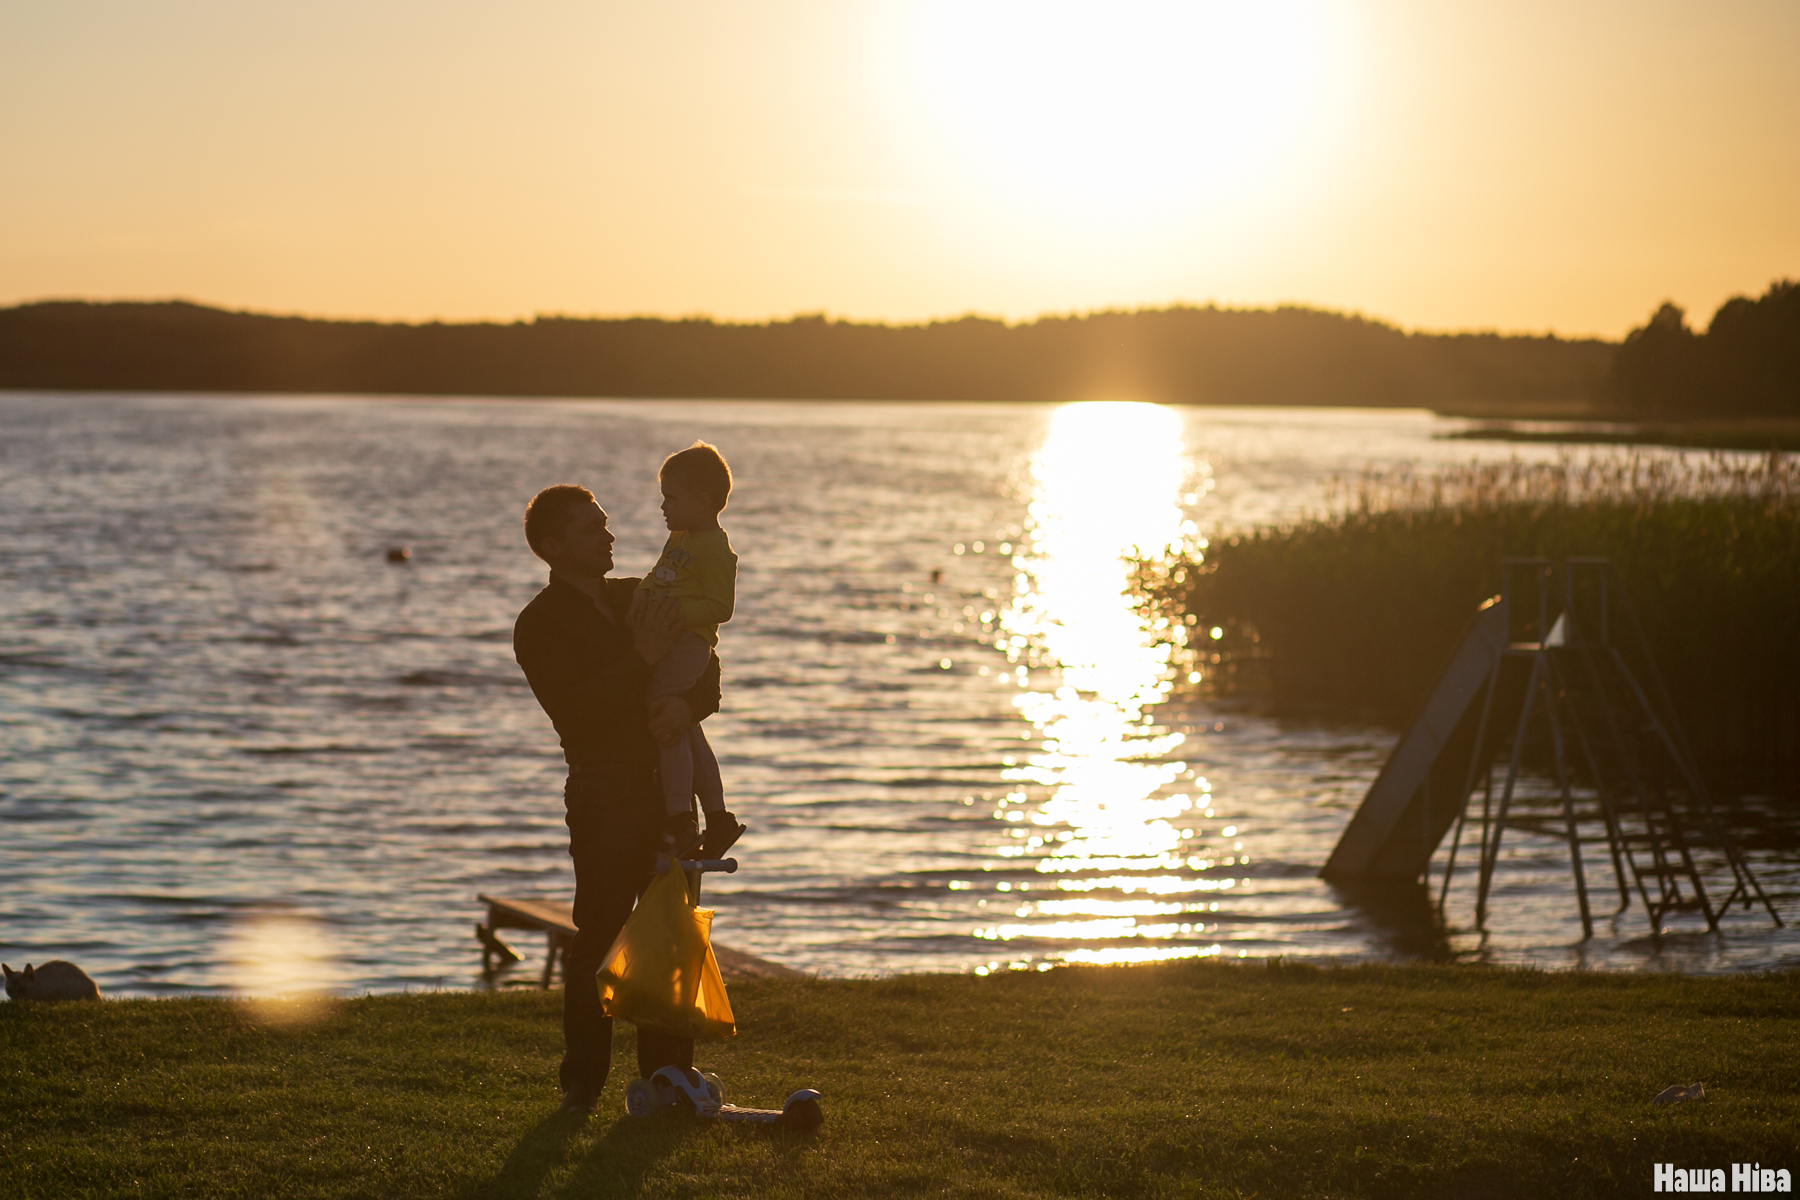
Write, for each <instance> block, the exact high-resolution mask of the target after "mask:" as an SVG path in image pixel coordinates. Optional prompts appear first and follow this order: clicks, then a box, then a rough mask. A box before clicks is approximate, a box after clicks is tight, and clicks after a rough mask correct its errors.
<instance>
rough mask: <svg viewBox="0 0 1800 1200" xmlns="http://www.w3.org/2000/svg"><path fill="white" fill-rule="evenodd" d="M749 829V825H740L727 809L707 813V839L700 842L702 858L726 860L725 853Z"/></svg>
mask: <svg viewBox="0 0 1800 1200" xmlns="http://www.w3.org/2000/svg"><path fill="white" fill-rule="evenodd" d="M748 828H750V827H749V826H748V825H740V824H738V819H737V818H736V817H734V816H732V815H731V813H730V812H729V811H728V810H726V809H723V808H721V809H719V810H717V811H716V812H709V813H707V814H706V837H705V838H703V839H702V840H701V842H700V857H701V858H724V857H725V852H726V851H727V850H729V849H731V848H732V847H733V846H735V845H737V840H738V839H739V838H741V837H743V836H744V831H745V830H746V829H748Z"/></svg>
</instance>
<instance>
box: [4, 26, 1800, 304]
mask: <svg viewBox="0 0 1800 1200" xmlns="http://www.w3.org/2000/svg"><path fill="white" fill-rule="evenodd" d="M1797 64H1800V4H1796V3H1794V2H1793V0H1742V2H1739V0H1721V2H1719V3H1715V4H1699V3H1691V2H1683V3H1666V2H1663V0H1632V2H1630V3H1626V2H1619V3H1594V2H1588V0H1562V2H1560V3H1548V2H1540V0H1505V2H1482V3H1443V2H1442V0H1429V2H1428V0H1242V2H1240V3H1236V4H1221V3H1209V2H1206V0H1182V2H1150V0H1110V2H1105V3H1098V2H1097V3H1080V4H1077V3H1065V2H1059V0H943V2H938V0H910V2H900V0H895V2H876V0H758V2H757V3H742V2H740V3H702V2H694V0H656V2H655V3H643V2H639V3H629V4H628V3H616V2H612V0H580V2H572V0H570V2H565V0H526V2H524V3H516V4H496V3H493V2H492V0H483V2H480V3H475V2H468V0H429V2H427V0H354V2H348V0H307V2H306V3H295V2H290V0H258V2H256V3H245V2H244V0H154V2H147V0H54V2H45V0H0V303H13V302H17V301H22V300H31V299H41V298H46V297H91V298H164V297H172V296H179V297H185V298H189V299H194V300H199V301H203V302H207V303H213V304H221V305H226V306H231V307H245V308H253V309H259V310H268V311H279V312H299V313H307V314H316V315H328V316H368V317H379V318H404V319H426V318H433V317H442V318H446V319H468V318H480V317H492V318H503V319H510V318H515V317H521V316H530V315H532V314H536V313H546V312H561V313H572V314H583V315H588V314H592V315H620V314H628V313H651V314H663V315H681V314H695V313H704V314H711V315H715V316H719V317H725V318H740V319H761V318H766V317H770V316H785V315H788V314H792V313H796V312H814V311H824V312H828V313H832V314H835V315H840V316H847V317H854V318H859V319H882V320H917V319H922V318H929V317H934V316H946V315H955V314H960V313H964V312H971V311H973V312H981V313H988V314H993V315H998V316H1005V317H1009V318H1026V317H1030V316H1034V315H1036V314H1039V313H1044V312H1067V311H1072V310H1088V309H1095V308H1104V307H1138V306H1160V305H1164V304H1168V303H1174V302H1201V303H1204V302H1207V301H1217V302H1219V303H1221V304H1227V305H1265V304H1272V303H1280V302H1299V303H1308V304H1315V305H1321V306H1325V307H1331V308H1340V309H1350V310H1355V311H1360V312H1365V313H1369V314H1371V315H1375V316H1380V317H1384V318H1387V319H1391V320H1395V321H1398V322H1400V323H1402V324H1404V325H1407V326H1409V327H1416V328H1427V329H1453V328H1498V329H1504V330H1531V331H1541V330H1546V329H1553V330H1556V331H1558V332H1561V333H1564V334H1593V333H1597V334H1602V335H1605V336H1609V337H1615V336H1618V335H1619V334H1621V333H1623V332H1624V331H1625V330H1626V329H1628V328H1629V327H1631V326H1632V325H1635V324H1638V323H1641V322H1642V320H1643V319H1644V317H1645V316H1646V315H1647V314H1648V313H1649V311H1650V310H1651V309H1652V308H1653V307H1654V306H1655V305H1656V304H1657V303H1658V302H1659V301H1661V300H1663V299H1664V298H1672V299H1674V300H1675V301H1676V302H1677V303H1680V304H1684V305H1686V306H1687V307H1688V308H1689V309H1690V310H1691V312H1692V313H1693V314H1694V316H1695V317H1696V318H1697V321H1698V322H1699V323H1701V324H1704V322H1705V320H1706V319H1707V318H1708V317H1709V316H1710V315H1711V313H1712V311H1713V309H1714V308H1715V307H1716V306H1717V305H1718V304H1719V303H1720V302H1721V301H1722V300H1724V299H1725V298H1726V297H1727V296H1730V295H1733V294H1738V293H1758V292H1761V291H1762V290H1763V289H1764V288H1765V287H1766V286H1767V285H1768V283H1769V282H1770V281H1771V280H1772V279H1774V278H1777V277H1780V276H1800V65H1797Z"/></svg>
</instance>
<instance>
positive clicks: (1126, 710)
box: [975, 403, 1207, 963]
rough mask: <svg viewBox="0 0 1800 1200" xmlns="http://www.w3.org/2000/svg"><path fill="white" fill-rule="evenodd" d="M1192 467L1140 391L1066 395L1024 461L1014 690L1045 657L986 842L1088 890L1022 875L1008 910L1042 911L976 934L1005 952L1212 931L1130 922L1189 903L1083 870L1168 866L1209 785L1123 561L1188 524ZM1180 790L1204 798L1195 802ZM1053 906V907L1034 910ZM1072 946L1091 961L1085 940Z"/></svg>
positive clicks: (1021, 705)
mask: <svg viewBox="0 0 1800 1200" xmlns="http://www.w3.org/2000/svg"><path fill="white" fill-rule="evenodd" d="M1189 474H1190V467H1189V464H1188V461H1187V456H1186V453H1185V448H1184V446H1183V443H1182V427H1181V417H1180V414H1179V413H1177V412H1175V411H1174V410H1172V409H1168V408H1162V407H1158V406H1156V405H1149V404H1128V403H1098V404H1073V405H1069V406H1068V407H1066V408H1063V409H1060V410H1058V411H1057V412H1056V414H1055V416H1054V417H1053V418H1052V419H1051V421H1050V428H1049V431H1048V434H1047V436H1046V437H1045V439H1044V443H1043V445H1042V447H1041V448H1040V449H1039V450H1038V451H1037V453H1036V454H1035V455H1034V456H1033V458H1032V462H1031V481H1032V487H1033V493H1032V496H1031V500H1030V504H1029V507H1028V509H1027V512H1028V532H1027V537H1028V541H1029V547H1028V549H1027V550H1026V551H1025V552H1024V553H1021V554H1018V555H1015V556H1014V558H1013V563H1014V565H1015V566H1016V567H1017V568H1018V573H1017V575H1016V576H1015V578H1014V581H1013V585H1014V597H1013V601H1012V603H1011V605H1009V606H1008V608H1007V609H1006V611H1005V612H1004V613H1003V614H1002V615H1001V618H1000V629H1001V632H1002V633H1003V635H1004V647H1005V652H1006V660H1007V664H1008V666H1009V667H1010V668H1011V669H1012V672H1013V674H1014V677H1015V678H1016V680H1017V681H1018V686H1019V687H1020V688H1021V689H1026V688H1029V687H1030V685H1031V683H1032V682H1033V681H1032V679H1031V674H1030V672H1031V668H1032V665H1033V664H1037V665H1038V666H1039V671H1040V683H1039V687H1038V688H1037V689H1035V690H1022V691H1021V692H1020V694H1019V695H1018V696H1017V697H1015V698H1014V704H1015V705H1016V707H1017V708H1018V710H1019V712H1020V714H1021V715H1023V716H1024V717H1025V719H1026V720H1028V721H1030V722H1031V725H1032V727H1033V729H1034V730H1035V731H1036V737H1035V738H1034V739H1033V740H1034V741H1035V742H1036V743H1037V753H1034V754H1031V755H1030V756H1028V757H1027V758H1025V760H1024V761H1023V763H1022V764H1021V765H1015V766H1010V767H1007V768H1006V769H1005V770H1003V771H1002V777H1003V778H1004V779H1005V780H1007V781H1008V782H1010V783H1012V784H1013V790H1011V791H1009V792H1007V793H1006V794H1005V795H1003V796H1002V797H1001V798H1000V800H999V804H998V806H997V808H996V809H995V812H994V818H995V820H996V821H999V822H1003V823H1004V827H1003V829H1002V831H1001V832H1002V835H1003V840H1001V841H1000V842H999V843H998V845H997V846H996V847H995V851H994V852H995V854H996V855H998V856H999V857H1000V858H1003V859H1023V860H1025V861H1026V862H1028V863H1030V864H1031V865H1032V866H1033V869H1035V870H1036V871H1038V872H1039V873H1041V874H1045V875H1052V874H1055V875H1064V876H1069V877H1068V878H1063V879H1062V880H1060V883H1061V884H1063V885H1075V886H1077V887H1080V888H1081V890H1082V891H1084V892H1087V893H1088V894H1087V895H1085V896H1084V897H1083V898H1081V899H1076V900H1068V899H1064V900H1056V899H1038V898H1037V897H1038V896H1041V895H1043V893H1044V891H1045V888H1046V887H1052V888H1053V887H1056V886H1057V884H1056V883H1054V882H1046V883H1044V884H1040V885H1039V886H1038V887H1037V889H1036V892H1035V894H1033V891H1032V885H1031V884H1030V883H1028V882H1022V883H1020V884H1019V885H1018V888H1019V894H1020V904H1019V906H1018V907H1017V908H1016V909H1014V910H1013V913H1012V915H1013V916H1014V917H1020V918H1036V919H1031V920H1024V921H1019V922H1016V923H1004V924H999V925H991V926H987V927H984V928H979V929H977V930H975V934H976V936H978V937H981V938H985V939H989V940H994V941H1000V942H1006V943H1010V944H1011V945H1010V946H1009V949H1010V950H1011V951H1012V952H1013V953H1014V954H1016V955H1019V956H1020V957H1018V958H1015V959H1014V960H1013V961H1014V962H1025V963H1029V962H1030V961H1031V952H1030V950H1029V949H1028V948H1037V949H1038V952H1039V953H1042V954H1044V955H1045V956H1046V957H1047V958H1050V959H1056V958H1067V957H1069V954H1070V953H1071V952H1069V951H1059V950H1055V949H1050V947H1054V946H1056V945H1057V944H1058V943H1063V942H1083V941H1096V940H1106V941H1112V940H1118V939H1125V938H1133V939H1137V938H1142V939H1154V940H1157V941H1159V942H1162V943H1167V944H1166V945H1162V946H1158V947H1155V948H1139V947H1131V948H1130V949H1124V948H1119V949H1114V950H1109V951H1106V952H1105V954H1107V955H1120V954H1123V955H1126V956H1128V957H1130V958H1131V959H1132V960H1133V961H1142V960H1145V959H1150V958H1155V957H1159V956H1170V957H1173V956H1181V955H1186V954H1191V953H1193V952H1194V949H1193V947H1192V946H1191V945H1184V944H1183V943H1186V942H1190V941H1191V940H1192V939H1194V938H1195V937H1197V936H1199V933H1203V932H1204V930H1205V928H1206V925H1205V921H1204V919H1200V920H1192V919H1190V920H1175V921H1167V920H1165V921H1160V922H1153V921H1146V920H1142V919H1141V918H1147V917H1151V916H1165V917H1166V916H1170V915H1176V916H1188V917H1192V916H1193V914H1191V913H1189V912H1188V908H1187V906H1186V905H1185V904H1179V903H1177V904H1160V905H1159V904H1154V903H1150V902H1132V901H1124V900H1118V899H1112V898H1110V897H1111V896H1116V895H1121V894H1123V887H1126V886H1131V887H1135V886H1136V884H1137V882H1138V877H1127V878H1126V879H1125V880H1117V881H1114V882H1113V883H1111V884H1110V885H1100V884H1098V883H1097V882H1096V881H1095V879H1094V878H1093V876H1096V875H1099V874H1102V873H1105V872H1115V871H1169V870H1177V871H1178V870H1180V869H1181V868H1182V867H1183V866H1184V865H1185V863H1186V861H1187V858H1188V855H1187V854H1186V853H1185V851H1186V849H1187V848H1188V847H1190V846H1192V845H1195V844H1196V843H1195V837H1196V832H1197V831H1196V830H1195V829H1194V828H1193V827H1192V826H1193V824H1194V820H1193V818H1194V817H1195V816H1196V815H1198V813H1199V812H1200V811H1202V810H1204V808H1205V798H1204V788H1205V787H1206V786H1207V785H1206V781H1205V780H1195V779H1194V778H1193V774H1192V772H1190V771H1188V769H1187V764H1186V763H1184V762H1181V761H1178V760H1175V759H1172V758H1171V757H1170V756H1171V755H1173V754H1174V753H1175V751H1176V750H1177V748H1178V747H1179V746H1180V745H1181V743H1182V742H1183V741H1184V735H1183V734H1181V733H1179V732H1170V731H1169V730H1167V729H1165V728H1161V727H1158V726H1157V725H1156V724H1155V717H1154V715H1153V711H1152V710H1153V709H1154V707H1155V706H1156V705H1158V704H1160V703H1161V702H1162V701H1163V700H1164V698H1165V697H1166V696H1167V694H1168V693H1169V691H1170V690H1171V686H1172V685H1171V683H1170V681H1169V679H1168V678H1167V677H1168V674H1169V668H1168V661H1169V647H1168V645H1167V643H1166V641H1163V640H1161V639H1159V638H1158V636H1157V635H1158V632H1159V631H1158V630H1157V629H1155V628H1153V627H1152V626H1150V625H1148V624H1146V623H1145V621H1144V619H1143V617H1142V616H1141V615H1140V614H1139V613H1138V611H1137V609H1136V608H1135V607H1134V606H1133V604H1132V600H1131V596H1130V593H1129V586H1128V584H1129V579H1128V572H1127V566H1126V556H1127V555H1131V554H1156V553H1160V552H1161V551H1163V550H1165V549H1166V548H1167V547H1168V546H1169V545H1171V544H1172V543H1173V542H1175V541H1176V540H1177V539H1179V538H1180V537H1181V536H1182V534H1183V533H1184V532H1191V531H1192V530H1193V528H1194V526H1193V525H1192V523H1191V522H1189V521H1187V519H1186V517H1185V515H1184V514H1183V512H1182V498H1183V496H1184V495H1185V494H1187V493H1188V488H1187V484H1188V476H1189ZM1045 674H1048V675H1049V676H1050V678H1048V679H1042V678H1041V676H1042V675H1045ZM1184 779H1186V780H1189V781H1191V785H1190V786H1189V788H1188V791H1187V792H1179V791H1171V790H1170V789H1171V788H1172V787H1173V786H1174V785H1176V784H1178V783H1180V782H1181V781H1182V780H1184ZM1189 793H1199V794H1200V796H1201V799H1200V801H1199V803H1198V805H1196V802H1195V801H1194V800H1193V799H1191V798H1190V795H1189ZM1084 876H1085V877H1086V878H1082V877H1084ZM1143 882H1145V883H1157V884H1161V883H1164V882H1165V880H1164V878H1163V877H1161V876H1149V877H1144V879H1143ZM1170 882H1174V883H1175V884H1176V885H1177V886H1188V887H1192V886H1195V885H1196V884H1198V883H1199V882H1202V881H1199V880H1193V881H1188V880H1181V879H1176V880H1173V881H1170ZM1082 885H1086V886H1082ZM1008 886H1009V888H1010V885H1008ZM1028 897H1029V899H1028ZM1049 917H1055V918H1062V919H1057V920H1045V919H1042V918H1049ZM1071 918H1073V919H1071ZM1196 926H1198V932H1196ZM1073 953H1074V954H1076V955H1077V956H1079V957H1081V958H1082V959H1083V960H1085V961H1101V959H1098V958H1094V957H1093V955H1094V954H1095V952H1094V951H1092V950H1081V951H1074V952H1073ZM1106 961H1114V960H1113V959H1107V960H1106Z"/></svg>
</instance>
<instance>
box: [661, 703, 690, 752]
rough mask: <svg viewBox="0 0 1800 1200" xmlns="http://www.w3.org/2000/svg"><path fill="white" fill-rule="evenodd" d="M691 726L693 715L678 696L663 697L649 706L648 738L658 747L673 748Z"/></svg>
mask: <svg viewBox="0 0 1800 1200" xmlns="http://www.w3.org/2000/svg"><path fill="white" fill-rule="evenodd" d="M693 725H694V714H693V712H691V711H690V710H689V709H688V706H687V701H686V700H683V699H682V698H681V697H680V696H664V697H663V698H662V699H661V700H657V701H655V702H653V703H652V704H651V705H650V736H651V737H653V738H655V739H656V744H657V745H659V746H673V745H674V744H675V743H676V742H679V741H680V740H681V739H682V738H683V737H686V736H687V731H688V730H689V729H691V728H693Z"/></svg>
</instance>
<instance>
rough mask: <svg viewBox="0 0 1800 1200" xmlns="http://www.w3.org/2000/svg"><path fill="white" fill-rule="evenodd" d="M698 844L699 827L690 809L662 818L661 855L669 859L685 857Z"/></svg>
mask: <svg viewBox="0 0 1800 1200" xmlns="http://www.w3.org/2000/svg"><path fill="white" fill-rule="evenodd" d="M699 842H700V825H699V823H698V822H696V821H695V820H694V813H693V810H692V809H690V810H688V811H687V812H682V813H670V814H669V815H668V816H666V817H664V818H663V853H665V854H667V855H668V856H669V857H670V858H684V857H686V856H687V854H688V852H689V851H691V850H692V849H693V848H694V847H695V846H696V845H698V844H699Z"/></svg>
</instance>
